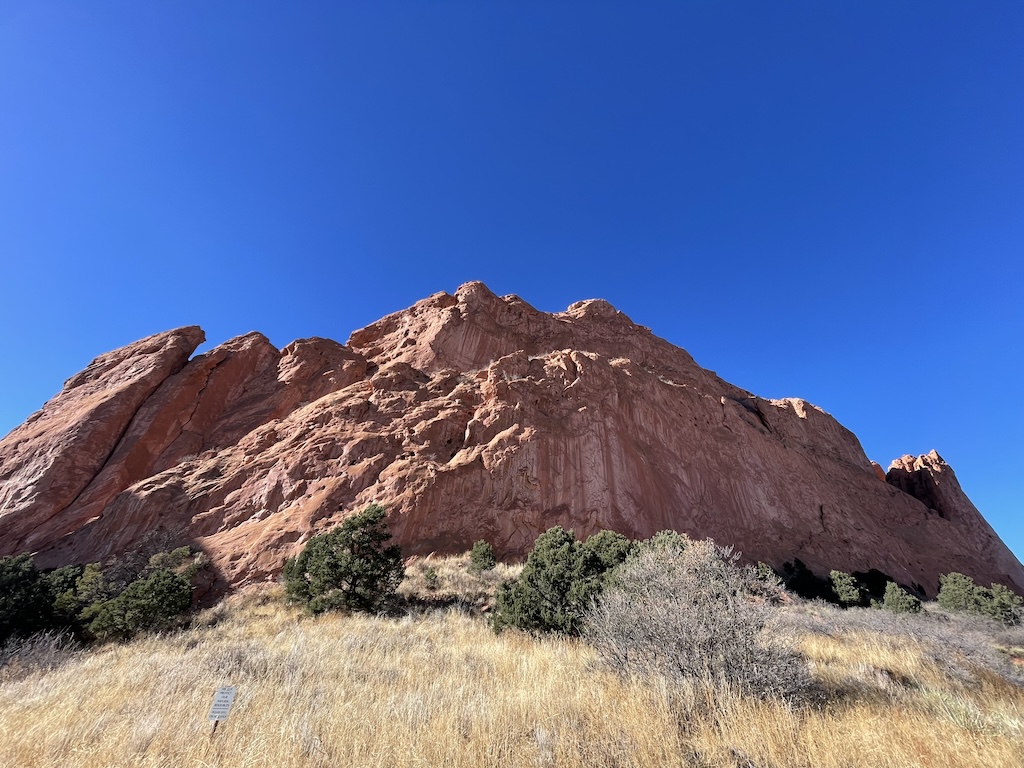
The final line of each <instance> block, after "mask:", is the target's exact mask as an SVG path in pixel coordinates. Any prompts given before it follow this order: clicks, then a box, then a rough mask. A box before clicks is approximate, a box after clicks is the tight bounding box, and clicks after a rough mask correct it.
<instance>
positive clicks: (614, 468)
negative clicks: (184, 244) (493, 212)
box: [0, 283, 1024, 595]
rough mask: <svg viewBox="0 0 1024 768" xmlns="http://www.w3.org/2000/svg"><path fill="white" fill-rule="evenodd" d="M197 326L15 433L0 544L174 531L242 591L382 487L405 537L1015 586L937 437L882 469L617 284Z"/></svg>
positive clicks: (60, 400)
mask: <svg viewBox="0 0 1024 768" xmlns="http://www.w3.org/2000/svg"><path fill="white" fill-rule="evenodd" d="M203 340H204V336H203V333H202V331H201V330H200V329H199V328H195V327H190V328H182V329H178V330H175V331H169V332H167V333H163V334H158V335H156V336H152V337H150V338H147V339H143V340H142V341H139V342H136V343H135V344H132V345H129V346H127V347H124V348H123V349H120V350H117V351H115V352H111V353H108V354H106V355H103V356H101V357H99V358H97V360H96V361H94V362H93V363H92V364H91V365H90V366H89V367H88V368H87V369H86V370H85V371H83V372H82V373H80V374H78V375H77V376H75V377H74V378H72V379H71V380H69V381H68V382H67V384H65V386H64V389H63V390H62V391H61V393H60V394H58V395H57V396H56V397H54V398H53V399H52V400H51V401H50V402H48V403H47V404H46V405H45V406H44V407H43V409H42V410H41V411H39V412H38V413H36V414H35V415H33V416H32V417H31V418H29V420H28V421H27V422H26V423H25V424H23V425H22V426H20V427H18V428H17V429H15V430H14V431H13V432H11V433H10V434H9V435H8V436H7V437H6V438H5V439H4V440H3V441H0V554H11V553H15V552H23V551H31V552H36V553H37V561H38V562H39V563H41V564H42V565H58V564H64V563H70V562H88V561H94V560H97V559H100V558H103V557H105V556H107V555H110V554H114V553H116V552H119V551H123V550H126V549H130V548H131V547H132V545H133V543H134V542H136V541H137V540H138V539H139V538H140V537H141V536H142V535H144V534H145V533H146V532H148V531H151V530H163V531H166V532H168V533H169V534H171V535H172V537H178V538H181V539H182V540H183V541H184V540H190V541H193V542H195V543H197V544H199V545H200V546H202V547H203V548H204V549H205V550H206V551H207V552H208V554H209V555H210V556H211V559H212V561H213V563H214V565H215V567H216V568H217V569H218V572H219V573H220V575H221V577H222V580H223V583H224V584H241V583H244V582H248V581H253V580H262V579H266V578H269V577H273V576H275V575H276V574H277V573H278V572H279V570H280V568H281V566H282V564H283V561H284V558H285V557H287V556H288V555H290V554H292V553H294V552H295V551H296V549H297V548H298V547H299V546H301V543H302V542H303V541H304V540H305V539H307V538H308V537H309V536H310V535H312V534H314V533H316V532H319V531H320V530H323V529H326V528H328V527H330V526H331V525H333V524H335V523H337V522H338V521H340V520H341V519H343V518H344V517H345V516H346V515H348V514H350V513H351V512H352V511H354V510H357V509H360V508H362V507H363V506H364V505H365V504H367V503H369V502H371V501H377V502H381V503H383V504H385V505H386V506H387V507H388V508H389V510H390V513H391V514H390V522H391V527H392V530H393V531H394V533H395V535H396V537H397V538H398V541H399V542H400V543H401V545H402V547H403V550H404V552H405V553H406V554H407V555H415V554H427V553H431V552H437V553H442V552H458V551H464V550H465V549H467V548H469V546H471V544H472V542H473V541H475V540H477V539H481V538H485V539H488V540H489V541H491V542H492V543H493V544H494V546H495V549H496V550H497V551H498V553H499V554H500V555H502V556H504V557H520V556H522V555H524V554H525V553H526V552H527V551H528V550H529V548H530V547H531V546H532V543H533V540H534V538H535V537H536V536H537V534H538V533H540V532H542V531H543V530H545V529H547V528H548V527H550V526H552V525H563V526H565V527H569V528H574V529H575V530H576V533H577V534H578V535H581V536H586V535H588V534H590V533H592V532H594V531H596V530H598V529H600V528H612V529H615V530H618V531H621V532H623V533H625V534H627V535H630V536H634V537H646V536H650V535H651V534H653V533H655V532H657V531H659V530H663V529H666V528H673V529H676V530H680V531H685V532H687V533H690V534H691V535H693V536H699V537H705V536H711V537H713V538H715V539H716V540H717V541H719V542H722V543H731V544H733V545H735V546H736V547H737V548H738V549H740V550H742V551H743V553H744V555H745V557H746V558H748V559H751V560H763V561H765V562H768V563H770V564H772V565H774V566H776V567H779V566H781V565H782V564H783V563H784V562H787V561H794V560H795V559H797V558H799V559H800V560H802V561H803V562H804V563H805V564H806V565H807V566H808V567H809V568H811V569H812V570H815V571H817V572H819V573H822V572H827V571H828V570H829V569H832V568H838V569H841V570H845V571H850V572H853V571H868V570H870V569H877V570H880V571H882V572H884V573H886V574H888V575H890V576H891V577H893V578H895V579H896V580H898V581H900V582H901V583H903V584H905V585H908V586H913V587H915V588H917V589H918V590H920V591H922V592H924V593H926V594H930V595H933V594H934V593H935V591H936V590H937V588H938V577H939V575H940V574H942V573H946V572H949V571H953V570H956V571H961V572H963V573H967V574H970V575H971V576H973V577H974V578H975V579H977V580H979V581H981V582H984V583H990V582H993V581H997V582H1001V583H1004V584H1007V585H1008V586H1010V587H1012V588H1014V589H1016V590H1018V591H1024V568H1022V566H1021V564H1020V563H1019V562H1018V561H1017V560H1016V558H1015V557H1014V556H1013V554H1012V553H1011V552H1010V551H1009V550H1008V549H1007V548H1006V546H1005V545H1004V544H1003V543H1002V542H1001V541H1000V540H999V538H998V536H997V535H996V534H995V533H994V531H993V530H992V529H991V528H990V527H989V526H988V524H987V523H986V522H985V520H984V519H983V518H982V516H981V515H980V514H979V513H978V511H977V509H975V508H974V506H973V505H972V504H971V503H970V501H969V500H968V499H967V497H966V496H965V495H964V493H963V491H962V490H961V489H960V486H959V484H958V483H957V481H956V478H955V476H954V475H953V472H952V470H951V469H950V468H949V466H948V465H946V464H945V462H943V461H942V459H941V458H940V457H939V456H938V454H936V453H934V452H932V453H931V454H928V455H926V456H922V457H919V458H914V457H909V456H907V457H903V458H902V459H899V460H898V461H896V462H894V463H893V466H892V467H891V468H890V470H889V472H888V475H886V476H885V477H884V479H883V478H882V477H881V472H880V470H879V469H878V467H877V465H874V466H873V465H872V464H871V462H870V461H869V460H868V459H867V457H866V456H865V455H864V451H863V450H862V448H861V446H860V444H859V442H858V441H857V439H856V437H855V436H854V435H853V434H852V433H851V432H849V431H848V430H847V429H845V428H844V427H843V426H842V425H840V424H839V423H838V422H837V421H835V420H834V419H833V418H832V417H831V416H829V415H828V414H826V413H825V412H823V411H822V410H821V409H819V408H817V407H815V406H813V405H811V404H810V403H807V402H805V401H803V400H798V399H786V400H764V399H761V398H759V397H756V396H754V395H751V394H750V393H749V392H746V391H744V390H742V389H739V388H737V387H734V386H732V385H731V384H728V383H727V382H724V381H722V380H721V379H719V378H718V377H717V376H715V375H714V374H713V373H712V372H710V371H707V370H704V369H703V368H701V367H700V366H698V365H697V364H696V363H695V362H694V361H693V359H692V358H691V357H690V356H689V355H688V354H687V353H686V352H685V351H684V350H682V349H679V348H678V347H674V346H672V345H671V344H669V343H668V342H666V341H664V340H663V339H660V338H658V337H657V336H655V335H653V334H652V333H651V332H650V331H649V330H647V329H646V328H642V327H640V326H637V325H635V324H634V323H632V322H631V321H630V320H629V319H628V318H627V317H626V316H625V315H623V314H622V313H620V312H617V311H616V310H615V309H614V308H613V307H611V306H610V305H609V304H607V303H606V302H604V301H600V300H594V301H585V302H580V303H577V304H574V305H572V306H571V307H569V309H568V310H566V311H565V312H561V313H557V314H548V313H544V312H539V311H537V310H536V309H534V308H533V307H531V306H529V305H528V304H527V303H526V302H524V301H522V300H521V299H519V298H518V297H515V296H506V297H498V296H495V295H494V294H492V293H491V292H490V291H489V290H488V289H487V288H486V287H485V286H483V285H482V284H480V283H468V284H466V285H464V286H462V287H461V288H459V290H458V291H457V292H456V294H455V295H454V296H451V295H448V294H445V293H440V294H436V295H434V296H431V297H430V298H428V299H425V300H423V301H421V302H419V303H417V304H416V305H414V306H413V307H410V308H409V309H407V310H404V311H402V312H398V313H395V314H393V315H389V316H388V317H385V318H383V319H382V320H380V321H378V322H376V323H374V324H373V325H370V326H368V327H367V328H364V329H362V330H359V331H356V332H355V333H353V334H352V336H351V338H350V339H349V342H348V344H347V345H341V344H338V343H336V342H333V341H329V340H326V339H304V340H300V341H296V342H293V343H292V344H289V345H288V346H286V347H285V348H284V349H282V350H278V349H276V348H275V347H273V346H272V345H271V344H270V342H269V341H268V340H267V339H266V338H265V337H263V336H262V335H260V334H256V333H252V334H248V335H246V336H242V337H239V338H237V339H232V340H231V341H228V342H226V343H225V344H222V345H221V346H219V347H216V348H215V349H213V350H212V351H210V352H208V353H206V354H202V355H198V356H196V357H194V358H192V359H189V357H190V355H192V353H193V352H194V351H195V349H196V348H197V347H198V345H199V344H200V343H202V341H203Z"/></svg>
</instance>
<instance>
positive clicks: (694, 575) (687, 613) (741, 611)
mask: <svg viewBox="0 0 1024 768" xmlns="http://www.w3.org/2000/svg"><path fill="white" fill-rule="evenodd" d="M755 580H756V579H755ZM751 583H752V575H751V573H750V572H748V569H741V568H738V567H737V566H736V557H735V556H733V555H732V553H731V550H728V549H720V548H718V547H716V546H715V545H714V543H713V542H710V541H701V542H693V543H692V544H690V545H689V546H687V547H685V548H652V549H648V550H647V551H644V552H642V553H641V554H639V555H638V556H637V557H635V558H632V559H630V560H628V561H627V562H626V563H624V564H623V565H622V566H620V567H619V569H618V571H617V572H616V573H615V576H614V578H613V580H612V583H611V584H610V585H609V587H608V588H607V589H606V590H605V592H604V594H603V595H602V597H601V599H600V601H599V602H598V603H597V604H596V605H594V607H593V608H592V609H591V611H590V612H589V614H588V616H587V622H586V629H585V637H586V638H587V639H588V640H589V641H590V642H591V643H592V644H593V645H594V647H595V648H596V649H597V650H598V652H599V653H600V655H601V657H602V659H604V661H605V662H607V663H608V664H609V665H610V666H611V667H612V668H614V669H616V670H618V671H619V672H621V673H623V674H626V675H641V676H649V675H660V676H663V677H665V678H666V679H668V680H669V682H670V683H673V684H676V685H679V684H688V683H691V682H697V683H707V684H711V685H713V686H715V687H719V688H728V689H732V690H736V689H738V690H740V691H742V692H744V693H746V694H748V695H753V696H757V697H778V698H784V699H790V700H799V699H807V698H809V697H811V695H812V693H813V692H814V686H813V682H812V678H811V676H810V673H809V671H808V670H807V667H806V664H805V663H804V660H803V659H802V658H801V657H800V655H799V654H798V653H797V652H796V651H795V650H794V649H793V648H792V647H791V645H790V644H789V643H788V642H787V641H786V640H785V639H784V638H783V636H782V635H781V634H780V633H779V632H778V621H777V609H775V608H773V607H772V606H771V605H770V604H768V602H767V601H765V600H764V598H759V597H756V596H755V595H753V594H752V590H751V588H750V586H751Z"/></svg>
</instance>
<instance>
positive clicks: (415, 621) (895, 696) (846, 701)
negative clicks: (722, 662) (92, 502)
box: [0, 559, 1024, 768]
mask: <svg viewBox="0 0 1024 768" xmlns="http://www.w3.org/2000/svg"><path fill="white" fill-rule="evenodd" d="M430 567H433V568H435V570H436V574H437V577H436V578H434V577H431V578H430V579H427V580H424V574H425V573H426V570H427V568H430ZM409 572H410V573H409V580H408V582H407V583H406V585H404V589H403V591H404V592H405V594H406V595H409V596H412V597H417V596H418V597H420V598H429V599H430V600H432V601H433V602H434V603H435V604H436V606H438V607H435V608H433V609H431V610H426V609H424V610H420V611H416V612H414V613H413V614H412V615H407V616H404V617H401V618H374V617H366V616H342V615H337V614H330V615H325V616H323V617H320V618H310V617H307V616H303V615H302V614H301V613H300V612H299V611H298V610H296V609H294V608H292V607H289V606H287V605H285V603H284V602H283V600H282V599H281V595H280V592H279V591H278V590H275V589H270V590H266V591H262V592H253V593H248V594H244V595H236V596H234V597H231V598H229V599H227V600H226V601H225V602H224V603H222V604H221V605H219V606H217V607H216V608H214V609H211V610H209V611H206V612H205V613H203V614H201V615H200V616H199V617H197V619H196V621H195V623H194V626H193V628H191V629H190V630H188V631H182V632H178V633H174V634H167V635H163V636H152V637H147V638H143V639H139V640H136V641H134V642H132V643H128V644H124V645H116V644H112V645H107V646H103V647H99V648H95V649H91V650H86V651H74V650H69V649H64V650H62V649H60V648H54V647H52V645H50V646H47V645H46V644H45V643H39V644H37V645H36V646H35V647H34V648H33V647H32V646H29V647H27V648H25V649H24V650H23V651H22V652H21V653H20V654H18V655H15V656H14V657H11V658H9V659H8V660H7V663H6V665H5V666H4V667H3V668H0V765H11V766H21V767H24V768H29V767H31V766H61V767H62V768H63V767H67V766H96V767H97V768H98V767H100V766H104V767H107V766H195V767H196V768H199V767H200V766H202V767H206V766H268V767H271V766H272V767H274V768H284V767H285V766H488V765H493V766H505V765H517V766H519V765H522V766H526V765H529V766H680V765H693V766H744V767H752V766H757V767H758V768H761V767H764V766H814V768H828V767H830V766H836V767H837V768H838V767H839V766H843V767H847V766H871V767H872V768H879V767H880V766H918V765H928V766H988V767H990V768H996V767H997V766H1007V768H1010V767H1012V768H1019V766H1021V765H1024V688H1022V687H1021V686H1020V684H1019V682H1020V680H1021V676H1020V674H1019V673H1018V672H1016V671H1014V668H1013V662H1012V654H1011V653H1007V652H1006V650H1002V651H1001V650H998V649H997V648H996V646H1001V647H1003V648H1006V647H1011V649H1012V646H1014V645H1015V644H1018V645H1019V644H1024V643H1022V642H1021V637H1020V634H1019V631H1017V633H1016V634H1014V633H1011V632H1008V631H1007V632H1002V633H1001V634H1000V633H999V632H997V631H996V630H994V629H993V628H992V627H990V626H988V625H981V624H978V623H977V622H963V623H958V622H959V620H957V619H949V618H948V617H940V616H935V615H924V616H917V617H907V618H900V617H893V616H889V615H887V614H884V613H883V612H881V611H877V610H876V611H871V610H852V611H845V612H843V611H839V610H837V609H833V608H830V607H827V606H822V605H818V604H799V605H792V606H787V607H782V608H780V609H779V610H782V611H785V612H786V622H785V625H786V627H787V628H788V629H787V632H789V633H791V635H792V639H793V642H795V643H797V644H798V645H799V647H800V649H801V650H802V651H803V653H804V654H805V655H806V657H807V658H808V659H809V661H810V663H811V665H812V670H813V674H814V676H815V678H816V679H817V680H818V682H819V684H820V686H821V689H822V697H821V701H820V702H819V703H818V704H817V705H814V706H809V707H804V708H798V707H795V706H793V705H787V704H783V703H777V702H772V701H756V700H752V699H748V698H744V697H742V696H739V695H736V694H730V693H728V692H723V691H711V690H708V689H705V688H700V687H691V688H685V689H675V690H673V689H670V688H669V687H668V686H667V685H666V684H664V683H659V682H657V681H650V680H646V681H644V680H634V681H630V680H624V679H622V678H620V677H618V676H616V675H615V674H614V673H613V672H611V671H610V670H608V669H607V668H605V667H604V666H603V665H602V664H601V663H600V660H599V659H598V658H597V656H596V654H595V653H594V651H593V650H592V649H591V648H590V647H589V646H587V645H586V644H585V643H583V642H582V641H575V640H566V639H560V638H556V637H550V638H548V637H545V638H540V639H537V638H533V637H530V636H527V635H524V634H521V633H517V632H505V633H504V634H502V635H495V634H494V633H493V632H492V631H491V630H490V629H489V627H488V626H487V624H486V621H485V620H484V618H483V617H482V616H481V615H480V607H481V606H483V608H484V610H486V604H487V600H488V594H489V592H488V590H489V589H490V588H492V587H493V584H494V583H496V582H497V580H498V579H499V578H501V577H502V576H503V575H507V571H506V572H499V573H497V574H493V575H486V576H485V577H483V578H477V577H471V576H470V575H469V574H467V573H466V572H465V559H462V560H455V561H444V562H441V563H433V564H431V563H424V562H422V561H421V562H419V563H416V564H414V565H413V566H412V567H410V569H409ZM460 580H461V581H460ZM461 595H465V599H463V600H461V601H460V602H458V603H456V604H455V605H450V606H447V607H444V604H445V603H446V602H449V601H451V600H452V599H454V598H456V597H459V596H461ZM1016 652H1017V653H1024V651H1021V650H1020V649H1019V648H1018V649H1017V651H1016ZM228 684H231V685H236V686H238V696H237V698H236V700H235V704H234V708H233V710H232V713H231V716H230V719H229V720H228V721H227V722H226V723H223V724H221V727H220V728H219V729H218V732H217V734H216V736H215V737H214V738H211V736H210V726H209V724H208V723H207V722H206V714H207V711H208V709H209V706H210V702H211V699H212V696H213V692H214V690H215V689H216V688H217V687H218V686H221V685H228Z"/></svg>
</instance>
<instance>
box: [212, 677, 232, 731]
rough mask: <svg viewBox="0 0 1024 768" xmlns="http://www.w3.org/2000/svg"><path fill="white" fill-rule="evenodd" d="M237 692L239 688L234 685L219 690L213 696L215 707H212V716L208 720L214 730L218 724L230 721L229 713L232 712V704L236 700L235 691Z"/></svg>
mask: <svg viewBox="0 0 1024 768" xmlns="http://www.w3.org/2000/svg"><path fill="white" fill-rule="evenodd" d="M237 690H238V687H237V686H234V685H228V686H225V687H224V688H218V689H217V693H215V694H214V696H213V706H212V707H210V715H209V716H208V717H207V718H206V719H207V720H209V721H210V722H211V723H213V724H214V726H213V727H214V728H216V727H217V723H219V722H221V721H222V720H227V719H228V712H230V711H231V702H233V701H234V700H235V691H237Z"/></svg>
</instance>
